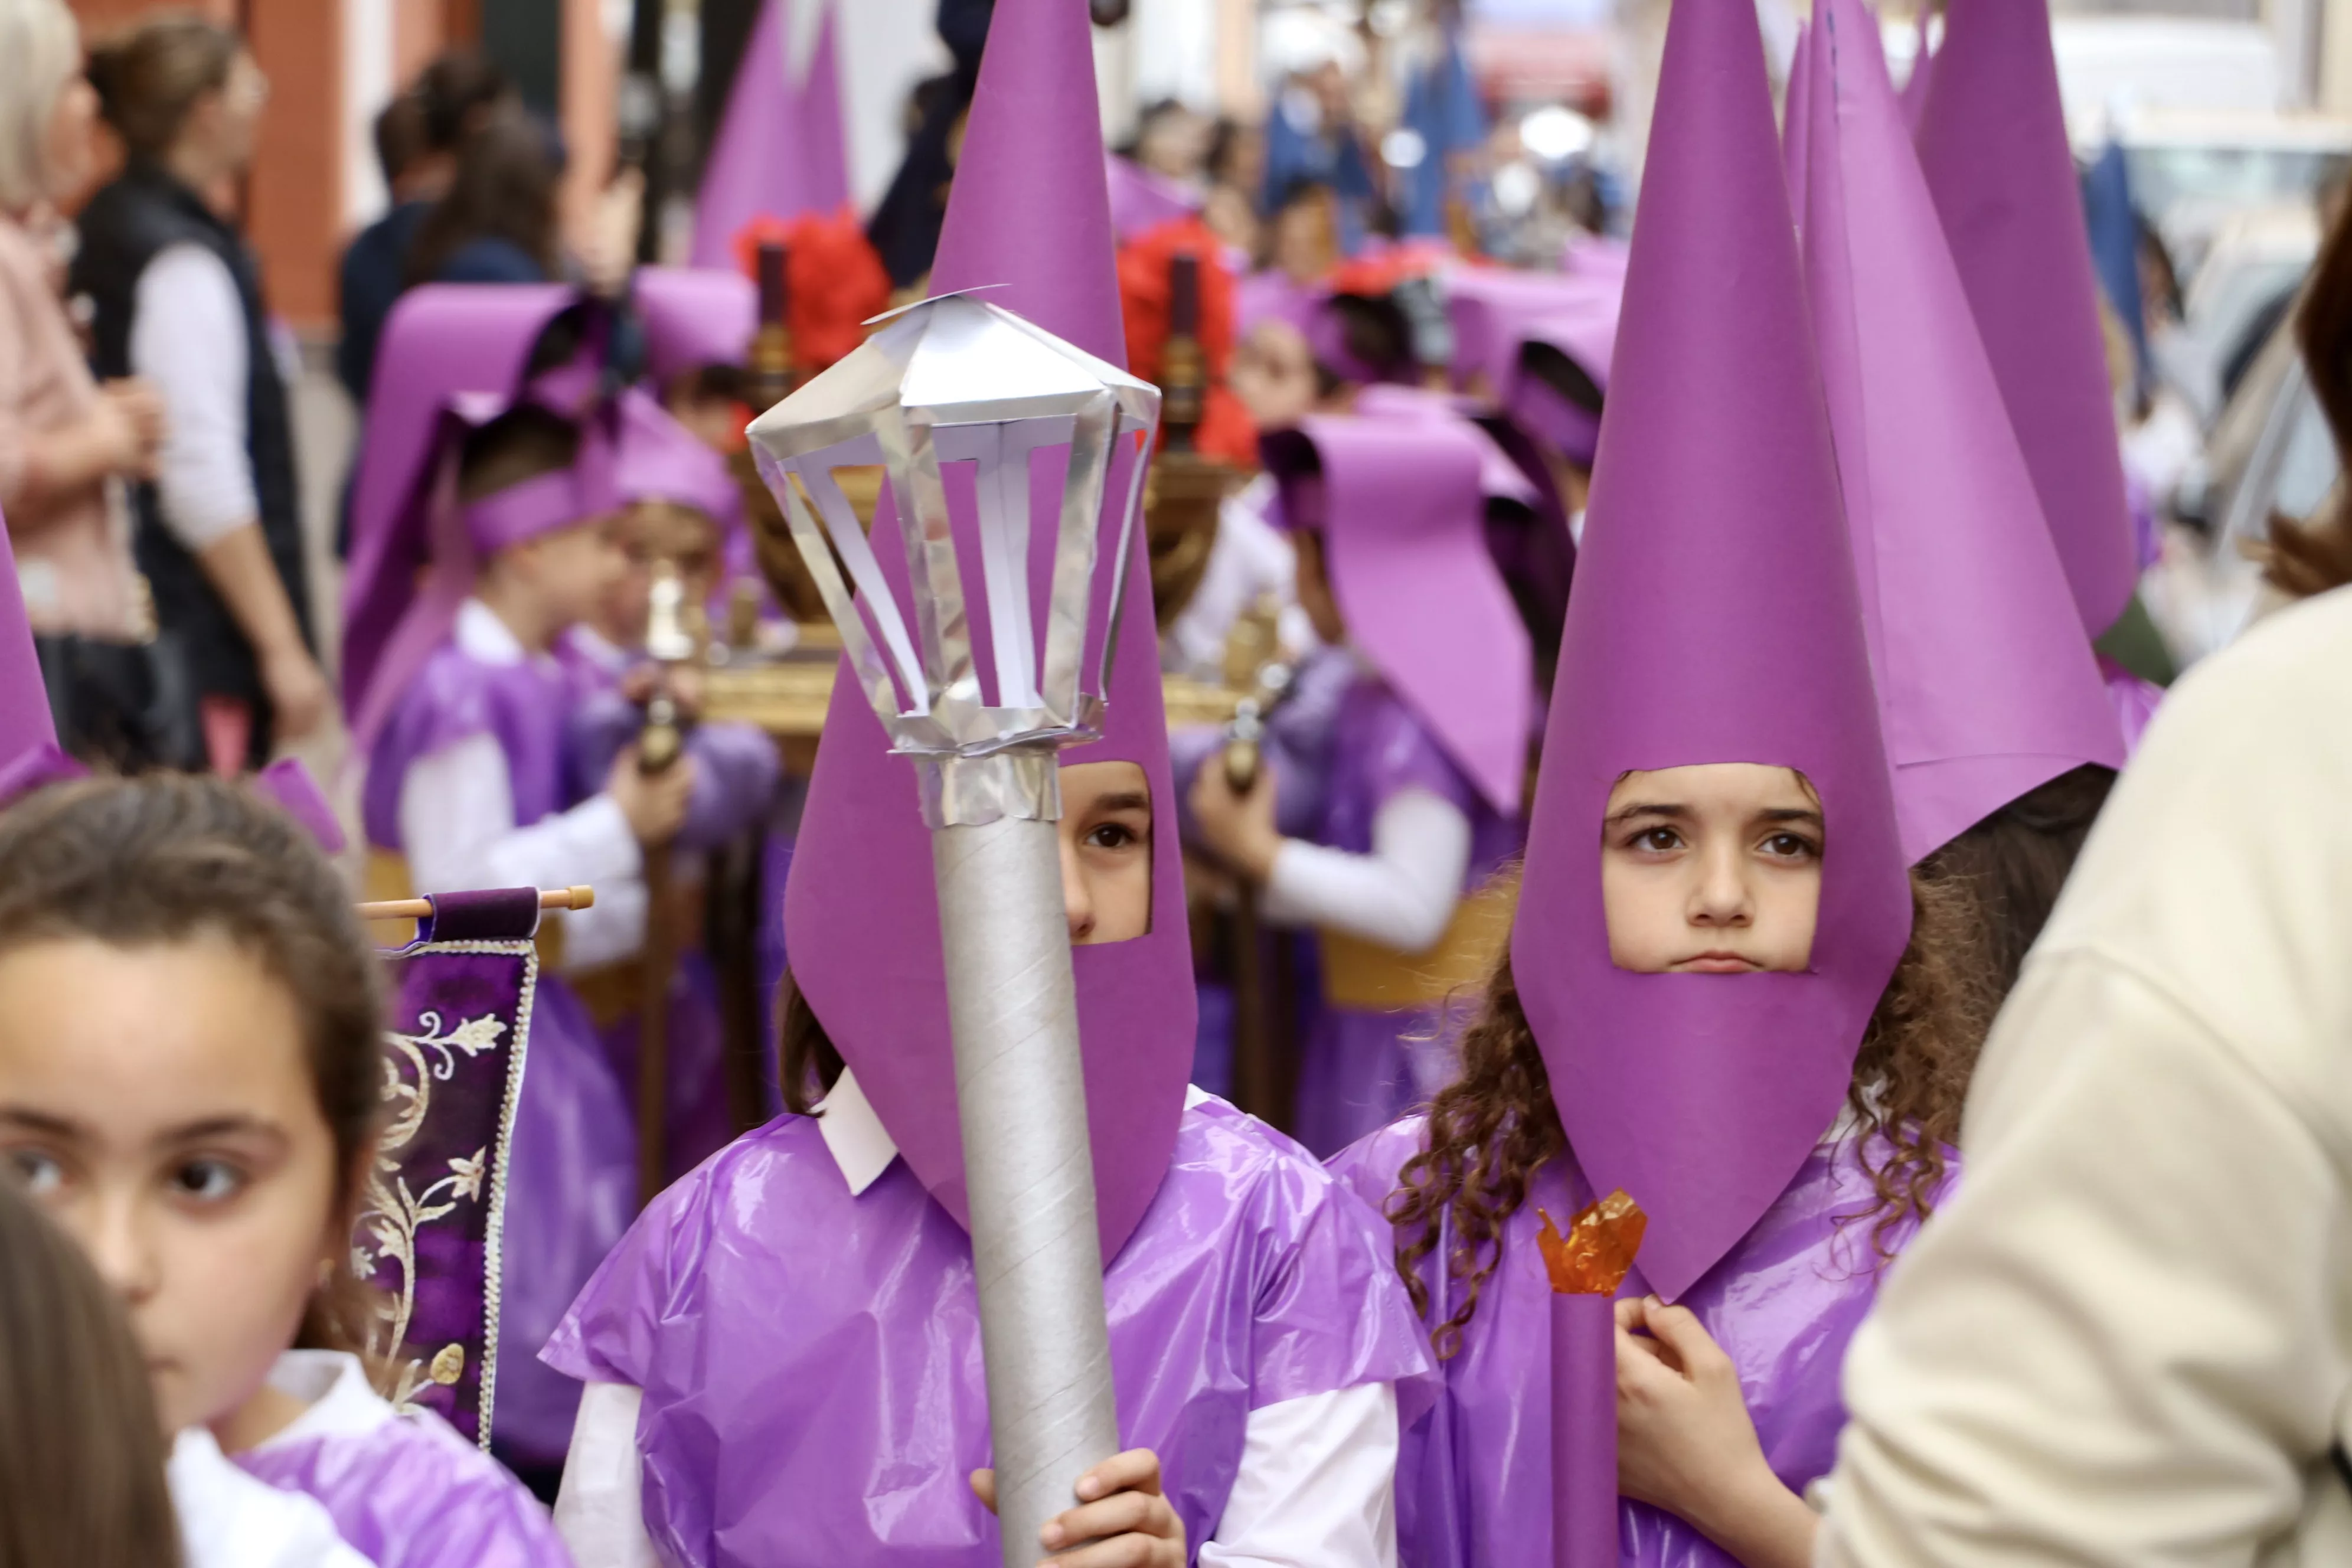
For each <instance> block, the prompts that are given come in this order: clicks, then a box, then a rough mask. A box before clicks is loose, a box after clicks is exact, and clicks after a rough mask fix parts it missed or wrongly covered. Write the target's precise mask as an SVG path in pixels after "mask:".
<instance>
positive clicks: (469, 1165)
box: [352, 911, 539, 1448]
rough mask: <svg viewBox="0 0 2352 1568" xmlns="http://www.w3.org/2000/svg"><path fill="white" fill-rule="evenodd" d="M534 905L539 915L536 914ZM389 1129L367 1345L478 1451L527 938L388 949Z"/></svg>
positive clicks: (486, 1403) (494, 1372)
mask: <svg viewBox="0 0 2352 1568" xmlns="http://www.w3.org/2000/svg"><path fill="white" fill-rule="evenodd" d="M534 912H535V911H534ZM386 962H387V963H388V965H389V968H390V975H391V982H392V986H391V989H392V995H393V1004H392V1012H391V1020H390V1027H389V1029H388V1031H387V1033H386V1036H385V1047H386V1049H385V1058H384V1085H383V1097H384V1112H385V1115H384V1130H383V1144H382V1147H381V1148H380V1149H379V1150H378V1152H377V1155H376V1163H375V1169H374V1170H373V1171H372V1172H371V1173H369V1176H368V1183H367V1188H366V1191H365V1194H363V1197H362V1204H361V1209H360V1215H359V1219H358V1222H357V1224H356V1225H355V1226H353V1228H352V1267H353V1268H354V1270H355V1271H356V1272H357V1273H358V1274H359V1276H360V1278H361V1279H364V1280H367V1281H369V1282H370V1283H371V1284H373V1286H374V1287H375V1289H376V1290H377V1291H378V1292H379V1295H378V1299H377V1301H376V1321H375V1324H374V1326H373V1332H372V1333H371V1334H370V1336H369V1344H368V1349H369V1351H370V1352H371V1353H372V1354H373V1356H375V1357H377V1358H378V1359H380V1360H381V1361H382V1362H383V1363H386V1364H387V1365H388V1366H389V1367H390V1368H391V1369H392V1376H393V1387H392V1388H391V1389H390V1390H389V1391H388V1392H389V1393H390V1394H391V1396H392V1400H393V1403H394V1405H398V1406H400V1407H401V1408H403V1409H408V1408H422V1409H427V1410H431V1411H433V1412H435V1413H436V1414H437V1415H441V1416H443V1417H445V1418H446V1419H447V1420H448V1422H449V1424H450V1425H451V1426H455V1427H456V1428H457V1430H458V1431H459V1432H460V1433H462V1434H463V1435H464V1436H467V1437H468V1438H470V1439H472V1440H473V1441H475V1442H477V1443H479V1444H480V1445H481V1446H482V1447H485V1448H488V1447H489V1441H490V1433H489V1411H490V1409H491V1403H492V1399H493V1397H494V1395H495V1394H496V1389H497V1380H498V1349H499V1323H498V1306H497V1303H498V1300H499V1226H500V1224H501V1221H502V1218H503V1215H504V1212H505V1207H506V1175H507V1155H508V1149H509V1140H510V1138H511V1135H512V1131H513V1127H514V1108H515V1105H516V1102H517V1098H518V1096H519V1095H520V1092H521V1089H522V1074H523V1059H524V1056H525V1048H526V1046H527V1044H528V1040H529V1036H530V1003H531V994H532V992H533V990H534V989H535V988H536V986H537V984H538V978H539V958H538V953H537V952H536V950H535V949H534V948H533V947H532V945H531V943H530V942H527V941H505V942H435V943H417V944H414V945H412V946H410V947H407V948H404V949H402V950H401V951H400V952H396V953H392V954H388V955H387V956H386Z"/></svg>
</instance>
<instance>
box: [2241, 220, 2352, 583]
mask: <svg viewBox="0 0 2352 1568" xmlns="http://www.w3.org/2000/svg"><path fill="white" fill-rule="evenodd" d="M2336 208H2337V210H2336V219H2335V221H2334V222H2333V223H2332V224H2331V225H2330V226H2328V231H2327V238H2326V241H2325V242H2324V243H2323V244H2322V245H2321V246H2320V247H2319V259H2318V260H2317V261H2316V262H2315V263H2313V265H2312V269H2311V280H2310V282H2309V283H2307V284H2305V286H2304V290H2303V300H2302V302H2301V303H2299V304H2298V305H2297V306H2296V307H2295V312H2294V336H2295V342H2296V345H2297V346H2298V347H2299V348H2300V349H2301V350H2302V351H2303V363H2304V369H2305V372H2306V373H2307V374H2309V376H2310V378H2311V391H2312V395H2313V396H2314V397H2315V398H2316V399H2317V400H2318V403H2319V410H2320V412H2321V413H2322V414H2324V415H2326V418H2327V429H2328V433H2329V434H2330V435H2332V436H2334V437H2336V458H2337V460H2338V461H2339V462H2341V461H2343V460H2344V459H2345V457H2346V454H2347V453H2352V201H2347V200H2341V199H2339V200H2338V202H2337V204H2336ZM2260 553H2261V556H2262V561H2263V577H2264V578H2265V579H2267V580H2268V581H2269V583H2270V584H2271V585H2272V586H2273V587H2274V588H2276V589H2278V590H2279V591H2280V592H2281V593H2284V594H2286V595H2291V596H2293V597H2294V598H2299V599H2300V598H2308V597H2310V596H2311V595H2314V594H2324V593H2326V592H2327V591H2328V590H2329V589H2330V588H2340V587H2342V586H2344V584H2347V583H2352V497H2347V495H2346V494H2345V490H2344V486H2343V484H2342V483H2341V482H2340V481H2339V482H2338V483H2337V485H2336V489H2334V490H2333V491H2331V492H2330V493H2329V495H2328V497H2327V499H2326V500H2325V501H2323V502H2321V503H2320V506H2319V508H2318V510H2315V511H2314V512H2313V513H2312V515H2311V516H2310V517H2308V518H2305V519H2302V520H2300V521H2298V520H2296V519H2294V518H2291V517H2288V516H2286V515H2285V514H2284V513H2283V512H2273V513H2272V514H2271V525H2270V539H2269V542H2268V544H2267V546H2266V547H2264V548H2263V550H2262V551H2261V552H2260Z"/></svg>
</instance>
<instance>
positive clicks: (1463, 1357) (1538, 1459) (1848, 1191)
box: [1332, 1117, 1956, 1568]
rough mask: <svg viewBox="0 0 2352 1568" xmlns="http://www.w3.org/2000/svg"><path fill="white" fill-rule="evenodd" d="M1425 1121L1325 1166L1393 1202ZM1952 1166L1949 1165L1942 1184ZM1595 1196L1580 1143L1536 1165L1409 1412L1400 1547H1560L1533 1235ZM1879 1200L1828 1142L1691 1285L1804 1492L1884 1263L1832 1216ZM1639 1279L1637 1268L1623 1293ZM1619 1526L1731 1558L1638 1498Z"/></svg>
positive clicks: (1541, 1555) (1865, 1236) (1638, 1564)
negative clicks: (1458, 1325)
mask: <svg viewBox="0 0 2352 1568" xmlns="http://www.w3.org/2000/svg"><path fill="white" fill-rule="evenodd" d="M1424 1136H1425V1129H1424V1127H1423V1122H1422V1121H1421V1119H1420V1118H1418V1117H1416V1118H1414V1119H1412V1120H1411V1121H1402V1122H1399V1123H1397V1124H1396V1125H1395V1126H1393V1127H1391V1128H1388V1129H1386V1130H1385V1131H1381V1132H1378V1133H1375V1134H1374V1135H1373V1136H1371V1137H1370V1138H1367V1139H1365V1140H1364V1141H1363V1142H1360V1143H1359V1144H1357V1145H1356V1146H1355V1147H1353V1148H1351V1149H1349V1150H1348V1151H1347V1152H1345V1153H1343V1154H1341V1155H1340V1156H1339V1158H1338V1159H1336V1160H1334V1161H1333V1162H1332V1168H1333V1170H1334V1172H1335V1173H1338V1174H1339V1176H1340V1177H1341V1178H1342V1179H1343V1180H1345V1181H1347V1182H1348V1183H1349V1184H1351V1185H1352V1186H1354V1188H1355V1189H1356V1191H1357V1193H1358V1194H1359V1195H1360V1196H1362V1197H1363V1198H1364V1199H1365V1200H1366V1201H1367V1202H1369V1203H1371V1204H1374V1205H1382V1204H1385V1203H1386V1202H1387V1201H1388V1199H1389V1196H1390V1194H1392V1193H1394V1192H1395V1191H1396V1188H1397V1173H1398V1171H1399V1170H1400V1169H1401V1168H1402V1166H1403V1164H1404V1163H1405V1161H1406V1160H1408V1159H1410V1158H1412V1156H1413V1155H1415V1154H1417V1153H1419V1152H1421V1151H1422V1148H1423V1139H1424ZM1946 1158H1947V1159H1948V1160H1949V1159H1954V1158H1956V1156H1953V1155H1951V1154H1950V1153H1947V1155H1946ZM1952 1180H1953V1178H1952V1177H1950V1176H1948V1177H1947V1179H1946V1183H1945V1187H1944V1192H1945V1193H1948V1192H1949V1191H1950V1190H1951V1183H1952ZM1941 1195H1942V1194H1938V1196H1939V1201H1940V1197H1941ZM1592 1196H1593V1194H1592V1192H1591V1185H1590V1184H1588V1183H1587V1182H1586V1181H1585V1179H1584V1176H1583V1174H1582V1173H1580V1172H1579V1171H1578V1170H1577V1169H1576V1168H1575V1163H1574V1160H1573V1159H1572V1157H1566V1156H1564V1157H1562V1158H1561V1159H1560V1160H1558V1161H1555V1162H1552V1163H1548V1164H1546V1165H1545V1166H1544V1167H1543V1168H1542V1169H1541V1170H1539V1171H1538V1172H1537V1173H1536V1175H1535V1177H1534V1179H1533V1180H1532V1181H1531V1182H1530V1183H1529V1185H1528V1200H1527V1202H1526V1204H1525V1205H1522V1206H1521V1207H1520V1209H1519V1210H1518V1212H1517V1213H1516V1214H1514V1215H1512V1216H1511V1217H1510V1219H1509V1220H1508V1221H1507V1223H1506V1224H1505V1226H1504V1227H1503V1237H1502V1250H1501V1256H1500V1258H1499V1260H1498V1261H1497V1262H1496V1266H1495V1271H1494V1273H1493V1274H1492V1275H1490V1276H1489V1277H1488V1278H1487V1279H1486V1286H1485V1288H1484V1289H1483V1291H1482V1292H1481V1293H1480V1295H1479V1298H1478V1310H1477V1311H1476V1313H1475V1315H1474V1316H1472V1318H1471V1320H1470V1321H1469V1323H1468V1325H1467V1326H1466V1327H1465V1329H1464V1330H1463V1332H1462V1344H1461V1348H1460V1349H1459V1350H1458V1351H1457V1352H1455V1353H1454V1355H1453V1356H1452V1357H1451V1358H1449V1359H1448V1360H1446V1361H1444V1362H1442V1363H1439V1366H1440V1369H1441V1370H1442V1371H1443V1373H1444V1380H1445V1389H1444V1394H1441V1395H1440V1396H1439V1398H1438V1401H1437V1403H1436V1405H1434V1406H1433V1407H1432V1408H1431V1410H1430V1412H1429V1415H1428V1416H1427V1417H1426V1418H1425V1419H1424V1420H1423V1421H1422V1422H1421V1423H1420V1424H1419V1425H1418V1426H1411V1427H1408V1428H1407V1430H1406V1432H1405V1437H1404V1448H1403V1452H1402V1454H1401V1455H1400V1456H1399V1458H1398V1462H1397V1528H1398V1537H1399V1539H1398V1546H1399V1549H1400V1552H1399V1555H1400V1558H1401V1560H1402V1562H1404V1563H1408V1564H1410V1565H1411V1568H1472V1565H1474V1564H1475V1565H1478V1568H1486V1565H1488V1564H1496V1565H1499V1564H1504V1563H1511V1564H1530V1565H1532V1564H1541V1563H1550V1562H1551V1561H1552V1555H1551V1531H1552V1516H1551V1484H1552V1479H1551V1478H1552V1464H1551V1460H1552V1440H1553V1439H1552V1431H1551V1418H1550V1398H1551V1386H1552V1379H1551V1293H1552V1292H1551V1282H1550V1280H1549V1279H1547V1278H1546V1277H1545V1274H1544V1267H1543V1260H1542V1258H1541V1256H1540V1254H1539V1253H1538V1250H1537V1247H1536V1245H1535V1238H1536V1231H1537V1229H1538V1226H1539V1225H1540V1224H1541V1221H1540V1220H1539V1218H1538V1215H1537V1210H1538V1208H1541V1209H1544V1210H1548V1211H1549V1213H1550V1214H1551V1215H1552V1216H1553V1217H1554V1218H1555V1219H1558V1220H1559V1221H1560V1222H1561V1223H1562V1224H1563V1225H1565V1224H1566V1222H1567V1219H1568V1216H1569V1215H1571V1214H1573V1213H1575V1212H1576V1210H1577V1209H1579V1208H1580V1207H1582V1206H1583V1205H1585V1204H1588V1203H1590V1202H1591V1201H1592ZM1875 1202H1876V1198H1875V1194H1874V1191H1873V1188H1872V1186H1871V1181H1870V1177H1869V1174H1868V1173H1867V1172H1865V1171H1864V1169H1863V1166H1862V1163H1861V1160H1860V1159H1859V1157H1858V1149H1857V1145H1856V1144H1855V1143H1854V1142H1853V1140H1852V1139H1845V1140H1842V1141H1839V1142H1831V1143H1825V1144H1823V1145H1822V1146H1821V1147H1820V1148H1817V1149H1816V1150H1814V1151H1813V1152H1812V1153H1811V1155H1810V1156H1808V1157H1807V1159H1806V1160H1805V1163H1804V1164H1803V1165H1802V1166H1801V1168H1800V1169H1799V1171H1798V1172H1797V1175H1796V1179H1795V1180H1794V1181H1792V1182H1790V1184H1789V1185H1788V1187H1787V1189H1786V1190H1785V1191H1783V1192H1782V1193H1781V1194H1780V1196H1779V1197H1778V1198H1776V1199H1775V1200H1774V1201H1773V1203H1772V1205H1771V1206H1770V1207H1769V1208H1768V1209H1767V1210H1765V1212H1764V1215H1763V1217H1762V1218H1761V1219H1759V1220H1758V1221H1757V1222H1756V1225H1755V1226H1754V1227H1753V1228H1752V1229H1750V1230H1749V1231H1748V1234H1747V1235H1746V1236H1744V1237H1740V1238H1739V1240H1738V1242H1737V1243H1736V1244H1734V1245H1733V1247H1731V1249H1730V1250H1729V1251H1728V1252H1727V1253H1725V1254H1724V1256H1723V1258H1722V1259H1721V1260H1720V1261H1719V1262H1717V1264H1716V1265H1715V1267H1714V1268H1711V1269H1709V1270H1708V1271H1707V1272H1706V1275H1705V1276H1703V1277H1702V1278H1701V1279H1699V1280H1698V1282H1697V1283H1696V1284H1695V1285H1693V1286H1692V1287H1691V1288H1690V1289H1688V1290H1686V1291H1685V1292H1684V1293H1683V1296H1682V1305H1684V1306H1685V1307H1688V1308H1689V1309H1690V1310H1692V1311H1694V1312H1696V1313H1697V1314H1698V1318H1699V1321H1700V1322H1702V1323H1703V1324H1705V1325H1706V1331H1707V1332H1708V1333H1710V1334H1712V1335H1713V1336H1714V1337H1715V1341H1716V1342H1717V1344H1720V1345H1721V1346H1722V1347H1723V1348H1724V1350H1725V1351H1726V1352H1727V1353H1729V1355H1730V1356H1731V1359H1732V1361H1733V1363H1735V1364H1736V1365H1737V1366H1738V1369H1739V1386H1740V1392H1741V1393H1742V1394H1744V1395H1745V1396H1746V1398H1747V1401H1748V1414H1749V1415H1751V1416H1752V1417H1754V1419H1755V1422H1756V1435H1757V1436H1758V1437H1759V1439H1760V1440H1761V1441H1762V1443H1763V1445H1764V1457H1765V1458H1766V1459H1767V1460H1768V1461H1769V1462H1770V1464H1771V1467H1772V1471H1773V1474H1775V1475H1777V1476H1779V1477H1780V1479H1781V1481H1782V1482H1783V1483H1784V1484H1785V1485H1787V1486H1788V1487H1789V1488H1790V1489H1792V1490H1796V1491H1800V1492H1801V1491H1802V1490H1803V1489H1805V1488H1806V1486H1808V1485H1809V1484H1811V1482H1812V1481H1814V1480H1816V1479H1819V1478H1821V1477H1822V1476H1825V1475H1827V1474H1828V1473H1829V1471H1830V1469H1831V1467H1832V1465H1833V1464H1834V1463H1835V1461H1836V1458H1837V1435H1838V1430H1839V1428H1841V1427H1842V1426H1844V1425H1845V1404H1844V1401H1843V1399H1841V1398H1840V1397H1839V1393H1838V1370H1839V1367H1840V1366H1841V1364H1842V1363H1843V1361H1844V1359H1845V1347H1846V1342H1847V1341H1848V1340H1849V1339H1851V1338H1852V1337H1853V1331H1854V1330H1855V1329H1856V1328H1857V1327H1858V1326H1860V1324H1861V1322H1862V1320H1863V1318H1864V1315H1865V1314H1866V1313H1867V1312H1868V1311H1869V1310H1870V1307H1871V1303H1872V1302H1873V1301H1874V1300H1876V1298H1877V1293H1878V1286H1879V1281H1880V1279H1881V1278H1882V1274H1881V1269H1880V1267H1879V1265H1878V1260H1877V1258H1876V1257H1875V1256H1874V1252H1873V1237H1872V1226H1873V1225H1874V1223H1875V1222H1874V1220H1870V1219H1855V1220H1853V1221H1851V1223H1848V1224H1845V1225H1843V1226H1842V1225H1841V1223H1840V1221H1841V1219H1842V1218H1843V1217H1845V1216H1851V1215H1864V1214H1867V1213H1869V1211H1870V1210H1871V1209H1872V1208H1873V1207H1874V1205H1875ZM1911 1234H1912V1227H1910V1226H1904V1227H1903V1228H1902V1229H1901V1230H1900V1231H1899V1232H1897V1233H1895V1234H1893V1235H1890V1236H1889V1237H1887V1241H1886V1245H1887V1246H1888V1247H1889V1248H1890V1250H1891V1249H1895V1248H1899V1247H1902V1246H1905V1245H1906V1244H1907V1243H1908V1242H1909V1240H1910V1237H1911ZM1400 1239H1402V1238H1400ZM1451 1245H1452V1236H1451V1233H1450V1231H1449V1232H1448V1233H1447V1234H1446V1235H1444V1237H1442V1238H1441V1242H1440V1246H1439V1249H1438V1251H1437V1252H1436V1253H1435V1254H1433V1256H1432V1258H1430V1259H1429V1260H1428V1261H1427V1262H1425V1263H1424V1265H1423V1279H1426V1280H1427V1281H1429V1283H1430V1287H1431V1289H1430V1299H1431V1304H1430V1310H1429V1321H1431V1322H1432V1323H1442V1322H1444V1321H1445V1320H1446V1319H1447V1318H1449V1317H1451V1316H1453V1314H1454V1310H1456V1308H1457V1307H1458V1306H1459V1304H1460V1296H1459V1294H1458V1292H1459V1290H1460V1289H1461V1288H1460V1287H1459V1286H1458V1285H1454V1284H1452V1283H1451V1282H1449V1281H1447V1280H1446V1279H1444V1277H1443V1271H1442V1269H1441V1268H1440V1267H1439V1266H1438V1261H1437V1260H1438V1259H1439V1258H1443V1257H1444V1252H1445V1250H1446V1249H1447V1248H1448V1247H1450V1246H1451ZM1645 1289H1648V1287H1647V1285H1646V1284H1645V1283H1644V1282H1643V1279H1642V1277H1641V1273H1640V1271H1639V1270H1638V1269H1636V1270H1635V1272H1634V1273H1633V1274H1632V1275H1630V1276H1628V1277H1627V1279H1626V1281H1625V1288H1624V1290H1623V1291H1622V1292H1621V1294H1622V1295H1638V1294H1641V1293H1642V1292H1643V1291H1644V1290H1645ZM1618 1542H1619V1553H1620V1560H1621V1561H1622V1563H1624V1564H1625V1565H1626V1568H1738V1564H1737V1563H1735V1562H1734V1560H1733V1559H1732V1558H1731V1557H1729V1556H1728V1555H1727V1554H1726V1553H1724V1552H1722V1551H1721V1550H1720V1549H1718V1548H1717V1546H1716V1545H1715V1544H1714V1543H1713V1542H1709V1541H1708V1540H1707V1539H1706V1537H1705V1536H1703V1535H1701V1534H1700V1533H1699V1532H1698V1531H1696V1530H1694V1529H1692V1528H1691V1527H1690V1526H1689V1525H1687V1524H1685V1523H1684V1522H1683V1521H1681V1520H1679V1519H1676V1518H1675V1517H1674V1516H1673V1515H1672V1514H1668V1513H1664V1512H1662V1511H1660V1510H1657V1509H1654V1508H1650V1507H1648V1506H1646V1505H1644V1504H1642V1503H1636V1502H1629V1501H1625V1500H1620V1501H1619V1503H1618Z"/></svg>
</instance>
